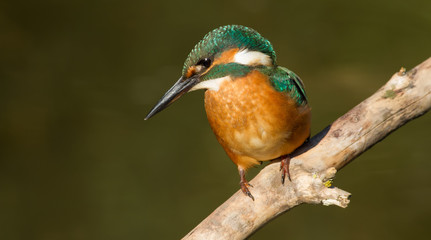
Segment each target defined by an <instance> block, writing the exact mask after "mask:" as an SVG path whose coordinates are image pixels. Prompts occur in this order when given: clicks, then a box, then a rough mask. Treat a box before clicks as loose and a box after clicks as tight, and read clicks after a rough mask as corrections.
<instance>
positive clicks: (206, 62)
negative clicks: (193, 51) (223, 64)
mask: <svg viewBox="0 0 431 240" xmlns="http://www.w3.org/2000/svg"><path fill="white" fill-rule="evenodd" d="M196 65H202V66H204V67H206V68H208V67H209V66H211V59H209V58H203V59H201V60H199V62H198V63H197V64H196Z"/></svg>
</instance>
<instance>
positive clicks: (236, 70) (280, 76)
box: [145, 25, 307, 119]
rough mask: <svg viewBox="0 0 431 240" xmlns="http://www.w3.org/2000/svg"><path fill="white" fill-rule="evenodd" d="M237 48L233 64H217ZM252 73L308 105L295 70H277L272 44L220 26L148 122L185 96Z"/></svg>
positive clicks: (203, 42)
mask: <svg viewBox="0 0 431 240" xmlns="http://www.w3.org/2000/svg"><path fill="white" fill-rule="evenodd" d="M232 49H237V52H235V55H234V57H233V58H232V59H231V61H230V62H226V61H218V60H219V59H220V58H221V56H222V55H223V54H224V53H226V52H228V51H229V50H232ZM253 70H258V71H261V72H262V73H264V74H266V75H268V76H269V79H270V83H271V84H272V86H273V87H274V88H275V89H276V90H277V91H280V92H285V93H286V94H289V95H290V96H291V97H292V98H293V99H295V101H296V102H297V104H306V102H307V99H306V95H305V90H304V87H303V84H302V82H301V80H300V79H299V77H298V76H297V75H296V74H294V73H293V72H292V71H290V70H288V69H286V68H282V67H278V66H277V63H276V54H275V51H274V49H273V47H272V45H271V43H270V42H269V41H268V40H267V39H265V38H264V37H262V35H260V34H259V33H258V32H256V31H255V30H253V29H251V28H249V27H244V26H240V25H227V26H222V27H219V28H217V29H215V30H213V31H211V32H209V33H208V34H206V35H205V36H204V38H203V39H202V40H201V41H200V42H199V43H197V44H196V46H195V47H194V48H193V49H192V51H191V52H190V53H189V55H188V57H187V59H186V61H185V62H184V66H183V70H182V76H181V78H180V79H179V80H178V81H177V82H176V83H175V84H174V85H173V86H172V87H171V89H169V90H168V91H167V92H166V93H165V95H164V96H163V97H162V98H161V99H160V100H159V102H158V103H157V104H156V105H155V106H154V107H153V109H152V110H151V111H150V112H149V113H148V115H147V117H146V118H145V119H148V118H150V117H152V116H153V115H155V114H156V113H158V112H160V111H161V110H163V109H164V108H166V107H167V106H169V105H170V104H171V103H173V102H174V101H175V100H177V99H178V98H180V97H181V96H182V95H183V94H185V93H187V92H189V91H192V90H196V89H210V90H217V89H218V86H219V84H220V83H221V82H222V81H223V80H225V78H226V77H229V79H231V80H234V79H235V78H237V77H241V76H245V75H247V74H248V73H250V72H251V71H253Z"/></svg>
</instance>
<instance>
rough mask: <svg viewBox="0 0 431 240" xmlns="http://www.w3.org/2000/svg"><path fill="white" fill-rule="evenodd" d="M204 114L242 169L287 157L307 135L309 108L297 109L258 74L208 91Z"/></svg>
mask: <svg viewBox="0 0 431 240" xmlns="http://www.w3.org/2000/svg"><path fill="white" fill-rule="evenodd" d="M205 110H206V113H207V117H208V121H209V123H210V125H211V128H212V129H213V131H214V133H215V135H216V137H217V139H218V141H219V142H220V144H221V145H222V146H223V148H224V149H225V151H226V152H227V154H228V155H229V157H230V158H231V159H232V161H233V162H234V163H235V164H237V165H238V167H239V168H242V169H247V168H249V167H250V166H253V165H254V164H257V163H258V161H267V160H272V159H275V158H277V157H280V156H282V155H285V154H289V153H291V152H292V151H293V150H295V149H296V148H297V147H299V146H300V145H301V144H302V143H303V142H304V141H305V139H306V138H307V137H308V136H309V135H310V116H311V114H310V108H309V107H308V106H301V107H297V106H296V104H295V103H294V101H293V100H292V99H291V98H289V97H288V95H287V94H284V93H281V92H277V91H276V90H275V89H273V88H272V86H271V85H270V83H269V80H268V77H267V76H266V75H264V74H262V73H260V72H259V71H253V72H252V73H250V74H248V75H247V76H246V77H243V78H237V79H235V80H232V81H225V82H223V83H222V84H221V86H220V88H219V90H218V91H214V90H207V91H206V92H205Z"/></svg>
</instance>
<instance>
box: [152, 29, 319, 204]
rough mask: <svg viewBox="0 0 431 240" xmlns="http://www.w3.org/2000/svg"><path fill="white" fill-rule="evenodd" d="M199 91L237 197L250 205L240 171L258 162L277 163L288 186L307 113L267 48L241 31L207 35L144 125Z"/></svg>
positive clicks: (306, 131) (297, 85)
mask: <svg viewBox="0 0 431 240" xmlns="http://www.w3.org/2000/svg"><path fill="white" fill-rule="evenodd" d="M199 89H203V90H205V94H204V95H205V100H204V102H205V111H206V115H207V118H208V122H209V124H210V126H211V129H212V130H213V132H214V134H215V136H216V138H217V140H218V142H219V143H220V144H221V146H222V147H223V149H224V150H225V152H226V153H227V155H228V156H229V158H230V159H231V160H232V161H233V163H235V164H236V166H237V168H238V172H239V175H240V188H241V190H242V192H243V193H244V194H245V195H246V196H248V197H250V198H251V199H252V200H253V201H254V196H253V195H252V193H251V191H250V188H251V187H253V186H252V185H251V184H250V183H249V182H248V181H247V179H246V171H247V169H249V168H250V167H253V166H256V165H258V164H261V163H262V162H264V161H278V160H280V171H281V183H282V184H283V185H284V182H285V178H286V176H287V177H288V179H289V180H290V174H289V163H290V159H291V153H292V152H293V151H294V150H295V149H297V148H298V147H300V146H301V145H302V144H303V143H304V142H306V141H307V140H308V139H309V137H310V125H311V107H310V105H309V101H308V98H307V95H306V92H305V88H304V84H303V82H302V80H301V79H300V78H299V77H298V75H296V74H295V73H294V72H292V71H291V70H289V69H287V68H284V67H281V66H278V65H277V61H276V54H275V51H274V49H273V46H272V44H271V43H270V42H269V41H268V40H267V39H265V38H264V37H263V36H262V35H261V34H259V33H258V32H257V31H255V30H254V29H252V28H250V27H246V26H241V25H226V26H221V27H218V28H216V29H214V30H212V31H210V32H209V33H207V34H206V35H205V36H204V37H203V39H202V40H201V41H199V42H198V43H197V44H196V45H195V47H194V48H193V49H192V50H191V52H190V53H189V55H188V56H187V58H186V60H185V62H184V66H183V69H182V74H181V77H180V78H179V80H178V81H177V82H176V83H175V84H174V85H173V86H172V87H171V88H170V89H169V90H168V91H167V92H166V93H165V94H164V95H163V97H162V98H161V99H160V100H159V101H158V102H157V104H156V105H155V106H154V107H153V108H152V109H151V110H150V112H149V113H148V115H147V116H146V118H145V120H148V119H149V118H151V117H152V116H154V115H155V114H156V113H158V112H160V111H161V110H163V109H165V108H166V107H168V106H169V105H170V104H172V103H173V102H175V101H176V100H177V99H179V98H180V97H181V96H183V95H184V94H186V93H188V92H191V91H195V90H199Z"/></svg>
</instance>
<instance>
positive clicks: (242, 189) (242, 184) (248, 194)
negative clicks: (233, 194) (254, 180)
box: [239, 180, 254, 201]
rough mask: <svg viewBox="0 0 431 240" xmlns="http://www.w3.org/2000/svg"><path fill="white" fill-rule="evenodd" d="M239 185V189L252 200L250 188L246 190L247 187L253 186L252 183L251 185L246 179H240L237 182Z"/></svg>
mask: <svg viewBox="0 0 431 240" xmlns="http://www.w3.org/2000/svg"><path fill="white" fill-rule="evenodd" d="M239 185H240V186H241V191H242V192H243V193H244V194H245V195H246V196H249V197H250V198H251V199H252V200H253V201H254V197H253V195H252V194H251V192H250V190H248V188H249V187H253V185H251V184H250V183H248V182H247V181H242V180H241V182H239Z"/></svg>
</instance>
